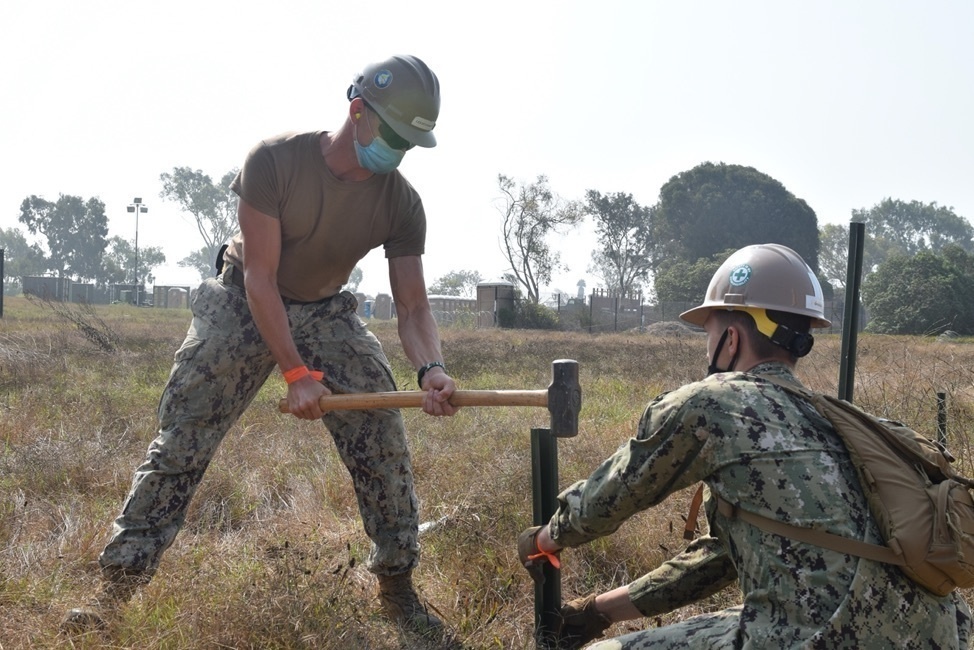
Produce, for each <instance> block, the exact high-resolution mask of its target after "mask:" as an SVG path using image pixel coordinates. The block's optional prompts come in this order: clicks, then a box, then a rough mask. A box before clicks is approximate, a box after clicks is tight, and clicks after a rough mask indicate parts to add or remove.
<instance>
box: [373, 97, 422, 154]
mask: <svg viewBox="0 0 974 650" xmlns="http://www.w3.org/2000/svg"><path fill="white" fill-rule="evenodd" d="M365 105H366V107H368V108H369V110H371V111H372V112H373V113H375V116H376V117H377V118H379V137H380V138H382V139H383V140H385V143H386V144H387V145H389V146H390V147H392V148H393V149H398V150H399V151H409V150H410V149H412V148H413V147H415V146H416V145H414V144H413V143H412V142H410V141H409V140H407V139H406V138H404V137H402V136H401V135H399V134H398V133H396V132H395V131H393V130H392V127H391V126H389V125H388V124H386V121H385V120H383V119H382V116H381V115H379V113H378V111H376V110H375V109H374V108H372V107H371V106H369V105H368V103H366V104H365Z"/></svg>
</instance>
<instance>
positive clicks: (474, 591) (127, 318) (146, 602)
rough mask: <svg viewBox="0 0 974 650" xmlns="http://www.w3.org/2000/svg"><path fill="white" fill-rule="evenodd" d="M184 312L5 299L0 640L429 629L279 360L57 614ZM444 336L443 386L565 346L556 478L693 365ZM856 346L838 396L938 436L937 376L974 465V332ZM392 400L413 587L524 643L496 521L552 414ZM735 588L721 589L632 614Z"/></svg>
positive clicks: (101, 518)
mask: <svg viewBox="0 0 974 650" xmlns="http://www.w3.org/2000/svg"><path fill="white" fill-rule="evenodd" d="M72 320H73V321H74V322H72ZM79 321H80V322H81V323H82V324H83V325H87V326H88V327H87V328H85V327H78V325H77V323H78V322H79ZM188 322H189V313H188V312H187V311H183V310H156V309H137V308H134V307H130V306H125V305H114V306H110V307H107V306H106V307H103V308H98V309H97V310H96V311H94V312H93V313H89V314H79V313H78V312H76V311H68V310H66V309H65V308H62V309H60V310H58V312H55V311H53V310H52V309H50V308H48V307H45V306H44V305H41V304H37V303H30V302H28V301H26V300H24V299H23V298H7V299H6V300H5V304H4V315H3V318H2V319H0V444H2V448H0V612H2V616H0V650H11V649H13V648H152V649H154V648H173V649H176V648H179V649H183V648H191V649H195V648H200V649H202V648H208V649H209V648H282V649H283V648H334V649H338V648H342V649H347V648H352V649H355V648H375V649H386V648H390V649H391V648H424V647H426V646H425V645H424V644H423V643H421V642H420V641H419V640H417V639H415V638H411V637H409V636H406V635H404V634H402V633H401V632H400V631H399V630H397V628H396V626H394V625H393V624H391V623H389V622H387V621H386V620H385V619H384V618H383V617H382V616H381V615H380V613H379V611H378V608H377V605H376V603H375V600H374V598H373V593H374V586H375V583H374V579H373V578H372V576H371V574H369V573H368V572H367V571H366V570H365V569H364V568H363V566H362V564H363V560H364V558H365V557H366V555H367V553H368V540H367V538H366V537H365V535H364V533H363V532H362V529H361V525H360V523H359V519H358V513H357V509H356V503H355V497H354V494H353V492H352V489H351V484H350V481H349V478H348V476H347V473H346V472H345V469H344V467H343V465H342V464H341V462H340V460H339V459H338V456H337V454H336V453H335V450H334V445H333V444H332V442H331V439H330V437H329V436H328V434H327V431H326V430H325V429H324V428H323V427H322V426H321V425H320V424H318V423H309V422H304V421H299V420H296V419H294V418H292V417H290V416H285V415H282V414H280V413H278V411H277V408H276V404H277V400H278V398H279V397H281V396H283V395H284V393H285V387H284V383H283V381H282V380H280V379H279V378H277V377H276V376H275V378H273V379H272V380H271V381H269V382H268V383H267V385H266V386H265V387H264V389H263V390H262V392H261V394H260V395H259V396H258V398H257V400H256V401H255V402H254V404H253V405H252V407H251V408H250V409H249V411H248V412H247V413H246V414H245V415H244V417H243V418H242V419H241V420H240V421H239V422H238V423H237V424H236V425H235V426H234V427H233V429H232V430H231V431H230V433H229V435H228V436H227V438H226V439H225V441H224V443H223V445H222V447H221V449H220V451H219V453H218V454H217V456H216V458H215V459H214V461H213V464H212V465H211V467H210V469H209V471H208V472H207V475H206V477H205V479H204V481H203V484H202V486H201V488H200V490H199V492H198V494H197V497H196V499H195V501H194V502H193V505H192V508H191V512H190V513H189V517H188V520H187V525H186V527H185V528H184V530H183V531H182V532H181V533H180V535H179V537H178V538H177V539H176V542H175V544H174V545H173V547H172V548H171V549H170V550H169V551H168V553H167V554H166V556H165V558H164V560H163V563H162V566H161V568H160V571H159V573H158V575H157V577H156V579H155V580H154V581H153V582H152V584H151V585H149V586H148V587H147V588H146V589H145V590H143V592H142V593H141V595H140V596H138V597H137V598H136V599H135V600H133V601H132V603H131V604H130V605H128V606H127V607H126V608H125V609H124V610H123V612H122V616H121V619H120V620H119V622H118V623H117V624H116V625H114V626H112V627H111V628H110V629H109V630H108V631H107V632H105V633H98V634H92V635H87V636H84V637H78V638H73V639H69V638H67V637H64V636H60V635H59V634H58V631H57V628H58V623H59V622H60V620H61V618H62V616H63V614H64V612H65V610H66V609H67V608H69V607H71V606H75V605H77V604H80V603H81V602H82V601H83V600H84V598H85V597H86V596H87V595H88V594H89V593H90V591H91V590H92V589H93V588H94V586H95V584H96V582H97V577H98V572H97V563H96V558H97V555H98V553H99V552H100V550H101V548H102V546H103V544H104V542H105V541H106V538H107V535H108V533H109V529H110V525H111V521H112V519H113V518H114V517H115V515H116V514H117V511H118V509H119V507H120V505H121V502H122V499H123V498H124V496H125V493H126V491H127V490H128V487H129V483H130V480H131V476H132V472H133V470H134V468H135V467H136V465H137V464H138V463H139V462H140V461H141V459H142V456H143V454H144V452H145V449H146V447H147V445H148V444H149V442H150V441H151V439H152V438H153V437H154V435H155V426H156V423H155V409H156V405H157V402H158V399H159V395H160V392H161V390H162V387H163V385H164V383H165V381H166V377H167V374H168V372H169V368H170V365H171V362H172V355H173V352H174V351H175V349H176V347H177V346H178V345H179V343H180V341H181V340H182V338H183V335H184V333H185V331H186V327H187V325H188ZM373 331H375V332H376V334H377V335H378V336H379V338H380V339H381V340H382V341H383V344H384V345H385V347H386V351H387V353H388V355H389V357H390V360H391V361H392V364H393V368H394V371H395V373H396V376H397V378H398V381H399V385H400V387H401V388H404V389H410V388H414V387H415V386H414V381H415V380H414V377H415V375H414V372H413V370H412V368H411V366H410V365H409V364H408V362H407V361H406V359H405V356H404V355H403V353H402V350H401V348H400V346H399V342H398V339H397V337H396V332H395V327H394V324H392V323H388V322H379V323H376V324H375V327H374V330H373ZM442 338H443V347H444V355H445V360H446V363H447V365H448V367H449V369H450V372H451V375H453V376H454V377H455V378H457V380H458V381H459V383H460V385H461V388H468V389H501V388H545V387H546V386H547V385H548V383H549V381H550V377H551V363H552V361H553V360H555V359H561V358H571V359H576V360H577V361H578V362H579V364H580V376H581V383H582V390H583V398H582V416H581V424H580V429H581V433H580V435H579V436H578V437H576V438H572V439H566V440H562V441H560V443H559V456H560V468H559V472H560V476H561V483H562V484H563V485H565V484H568V483H570V482H572V481H574V480H576V479H578V478H582V477H584V476H586V475H587V474H588V473H589V472H590V471H591V470H592V469H593V468H594V467H595V466H596V465H597V464H598V462H600V461H601V460H602V459H603V458H605V457H606V456H608V455H609V454H610V453H611V452H612V451H613V450H614V449H615V448H616V447H617V446H618V445H619V444H620V443H621V442H622V441H623V440H624V439H625V438H627V437H628V436H630V435H631V434H632V433H633V432H634V431H635V426H636V423H637V422H638V419H639V416H640V415H641V413H642V410H643V408H644V407H645V405H646V403H647V402H648V401H649V400H650V399H651V398H652V397H653V396H655V395H656V394H658V393H659V392H661V391H664V390H668V389H670V388H674V387H676V386H678V385H680V384H682V383H685V382H687V381H691V380H694V379H698V378H699V377H701V376H702V374H703V372H704V369H705V367H706V360H705V350H704V342H703V338H702V337H700V336H698V335H693V336H682V337H668V338H660V337H654V336H651V335H647V334H638V333H620V334H609V335H596V336H592V335H588V334H580V333H558V332H532V331H511V330H505V331H497V330H491V331H479V330H459V329H444V330H443V331H442ZM840 349H841V346H840V341H839V339H838V337H837V336H834V335H830V336H825V337H820V338H819V339H818V340H817V342H816V347H815V350H814V351H813V352H812V354H811V356H810V357H809V358H808V359H807V360H806V361H805V362H803V363H802V364H801V366H800V368H799V375H800V376H801V377H802V379H803V380H804V381H805V382H806V384H807V385H809V386H810V387H812V388H815V389H818V390H821V391H827V392H832V393H835V391H836V386H837V377H838V368H839V359H840ZM858 352H859V356H858V364H857V375H856V393H855V401H856V402H857V403H858V404H859V405H861V406H863V407H865V408H867V409H868V410H871V411H873V412H875V413H877V414H881V415H886V416H893V417H896V418H897V419H901V420H903V421H906V422H908V423H909V424H911V425H913V426H914V427H916V428H917V429H919V430H920V431H922V432H923V433H925V434H927V435H929V436H931V437H934V436H936V434H937V400H936V393H937V392H938V391H944V392H946V393H947V395H948V399H947V405H948V427H949V446H950V448H951V449H952V451H953V452H954V454H955V455H956V456H957V457H958V458H959V461H958V463H959V465H960V466H961V468H962V469H963V471H964V472H965V473H967V474H969V475H970V474H974V468H972V462H974V452H972V450H971V447H970V440H971V437H972V426H974V413H972V409H974V345H972V344H971V343H970V342H969V341H951V342H938V341H936V340H933V339H923V338H909V337H880V336H860V339H859V350H858ZM405 417H406V421H407V427H408V431H409V437H410V444H411V448H412V453H413V463H414V468H415V473H416V484H417V491H418V493H419V496H420V500H421V506H422V518H423V521H429V522H438V525H437V526H434V527H431V529H430V530H429V532H426V533H425V534H423V536H422V537H421V543H422V547H423V560H422V562H421V565H420V568H419V569H418V570H417V573H416V582H417V584H418V586H419V588H420V590H421V592H422V594H423V596H425V597H426V598H428V599H429V600H430V601H431V602H432V603H433V605H434V607H435V609H436V611H437V612H438V613H439V614H440V616H441V617H442V618H443V619H444V620H445V621H446V623H447V624H448V625H449V626H450V627H451V628H452V629H453V630H454V631H455V632H456V634H457V636H458V637H459V638H460V639H462V640H463V642H464V646H465V647H468V648H498V649H500V648H503V649H507V648H515V649H520V648H525V649H527V648H533V636H532V633H533V588H532V585H531V583H530V580H529V578H528V576H527V574H526V572H524V571H523V569H521V568H520V566H519V565H518V562H517V557H516V552H515V549H514V541H515V538H516V536H517V534H518V533H519V532H520V531H521V530H522V529H524V528H525V527H526V526H528V525H530V524H531V516H532V515H531V507H532V506H531V503H532V500H531V487H530V486H531V482H530V481H531V467H530V430H531V428H532V427H543V426H547V412H546V411H544V410H543V409H532V408H510V409H502V408H493V409H486V408H482V409H475V408H470V409H465V410H463V411H461V413H460V414H459V415H457V416H456V417H454V418H443V419H436V418H429V417H427V416H425V415H424V414H423V413H421V412H419V411H407V412H405ZM689 497H690V495H689V494H678V495H675V496H674V497H673V498H671V499H670V500H668V501H667V502H666V503H665V504H664V505H663V506H662V507H660V508H658V509H655V510H653V511H650V512H644V513H642V514H640V515H639V516H637V517H635V518H634V519H633V520H631V521H630V522H627V524H626V525H624V526H623V528H622V529H621V530H620V531H619V532H618V533H617V534H616V535H613V536H612V537H610V538H606V539H604V540H600V541H598V542H596V543H593V544H591V545H588V546H586V547H584V548H581V549H575V550H570V551H567V552H566V553H565V554H564V555H563V565H564V568H563V571H562V593H563V596H564V597H565V599H566V600H567V599H569V598H572V597H574V596H576V595H582V594H585V593H588V592H590V591H592V590H596V589H604V588H607V587H612V586H617V585H619V584H624V583H625V582H626V581H628V580H629V579H631V578H634V577H636V576H638V575H640V574H642V573H644V572H645V571H647V570H650V569H652V568H654V567H655V566H656V565H658V564H659V563H660V562H661V561H662V560H663V559H665V558H666V557H667V556H668V555H669V554H671V553H673V552H675V551H677V550H678V549H679V548H681V546H682V544H683V541H682V537H681V532H682V526H683V521H682V517H683V516H684V514H685V513H686V510H687V503H688V501H689ZM972 596H974V594H970V595H969V598H971V597H972ZM738 597H739V594H738V593H736V592H735V591H734V590H725V592H723V593H721V594H719V595H718V596H717V597H714V598H712V599H710V600H708V601H705V602H701V603H698V604H697V605H695V606H694V607H691V608H685V609H683V610H680V611H678V612H674V613H673V614H671V615H668V616H666V617H660V618H659V619H657V620H654V621H650V622H648V623H646V624H650V625H652V624H666V623H668V622H673V621H676V620H679V619H682V618H685V617H687V616H690V615H693V614H696V613H699V612H701V611H707V610H712V609H719V608H722V607H725V606H728V605H730V604H733V603H735V602H736V600H737V599H738ZM972 602H974V599H972ZM638 623H639V625H638V626H636V625H630V626H629V627H628V628H627V627H626V626H624V625H621V624H620V625H617V626H616V627H615V628H613V629H612V630H610V633H612V634H618V633H622V632H625V631H626V629H637V627H641V626H642V625H643V624H644V622H642V621H639V622H638ZM430 647H435V646H430Z"/></svg>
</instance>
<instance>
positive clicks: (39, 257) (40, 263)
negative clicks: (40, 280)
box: [0, 228, 47, 295]
mask: <svg viewBox="0 0 974 650" xmlns="http://www.w3.org/2000/svg"><path fill="white" fill-rule="evenodd" d="M0 249H3V291H4V293H6V294H10V295H13V294H17V293H20V291H21V290H22V289H23V286H22V285H21V278H23V277H24V276H25V275H41V274H42V273H44V272H45V271H46V270H47V260H46V259H45V258H44V251H43V250H41V247H40V246H38V245H37V244H31V243H30V242H28V241H27V237H25V236H24V233H23V232H22V231H21V230H20V229H19V228H7V229H6V230H5V229H3V228H0Z"/></svg>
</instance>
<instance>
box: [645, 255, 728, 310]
mask: <svg viewBox="0 0 974 650" xmlns="http://www.w3.org/2000/svg"><path fill="white" fill-rule="evenodd" d="M733 252H734V251H733V250H727V251H722V252H720V253H718V254H716V255H713V256H712V257H705V258H700V259H698V260H696V261H694V262H688V261H686V260H677V261H676V262H673V263H672V264H669V265H667V266H666V267H664V268H662V269H660V270H659V271H657V272H656V277H655V279H654V282H653V291H654V292H655V293H656V302H657V304H660V303H664V302H683V303H690V302H692V303H695V304H699V303H700V301H701V300H703V297H704V296H705V295H706V293H707V287H709V286H710V280H711V278H713V277H714V273H716V272H717V269H719V268H720V265H721V264H723V263H724V260H726V259H727V258H728V257H729V256H730V254H731V253H733Z"/></svg>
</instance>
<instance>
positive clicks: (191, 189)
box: [159, 167, 238, 278]
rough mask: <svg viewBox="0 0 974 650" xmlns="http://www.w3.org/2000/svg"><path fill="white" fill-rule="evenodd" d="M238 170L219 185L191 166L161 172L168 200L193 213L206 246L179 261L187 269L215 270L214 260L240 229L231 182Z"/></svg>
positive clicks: (206, 272)
mask: <svg viewBox="0 0 974 650" xmlns="http://www.w3.org/2000/svg"><path fill="white" fill-rule="evenodd" d="M236 175H237V170H235V169H234V170H230V171H229V172H227V173H226V174H224V175H223V178H222V179H220V182H219V184H217V183H214V182H213V179H211V178H210V177H209V176H208V175H206V174H204V173H203V172H202V171H200V170H198V169H197V170H193V169H190V168H189V167H174V168H173V170H172V172H171V173H163V174H160V175H159V179H160V180H161V181H162V192H160V193H159V196H161V197H162V198H163V199H164V200H167V201H173V202H175V203H177V204H178V205H179V207H180V208H181V209H182V210H183V212H187V213H189V214H190V215H192V217H193V219H194V220H195V221H196V228H197V230H198V231H199V234H200V238H201V239H202V240H203V247H202V248H200V249H198V250H196V251H193V252H192V253H190V254H189V255H187V256H186V257H185V258H183V259H182V260H180V261H179V262H178V264H179V266H181V267H184V268H195V269H196V270H197V271H199V274H200V277H201V278H206V277H209V276H211V275H213V273H214V262H215V260H216V256H217V253H218V252H219V251H220V247H221V246H223V244H225V243H226V242H228V241H229V240H230V238H231V237H233V235H234V234H235V233H236V232H237V230H238V226H237V195H236V194H234V193H233V192H232V191H231V190H230V183H231V181H233V178H234V176H236Z"/></svg>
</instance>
